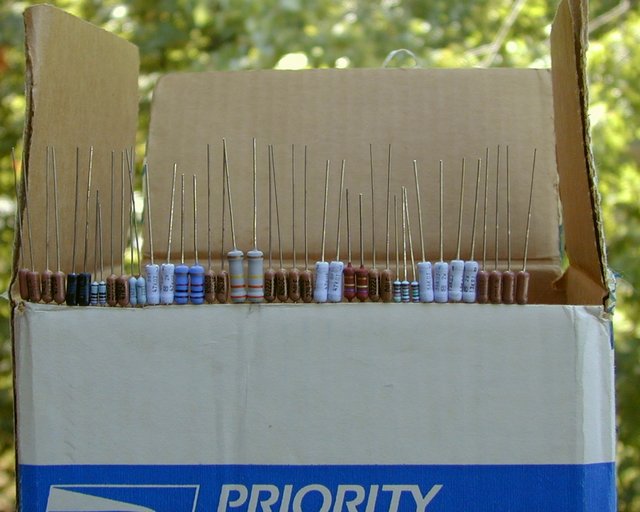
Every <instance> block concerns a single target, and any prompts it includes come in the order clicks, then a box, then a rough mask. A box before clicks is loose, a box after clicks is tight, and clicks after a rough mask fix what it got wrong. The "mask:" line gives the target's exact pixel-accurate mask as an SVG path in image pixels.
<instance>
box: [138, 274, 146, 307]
mask: <svg viewBox="0 0 640 512" xmlns="http://www.w3.org/2000/svg"><path fill="white" fill-rule="evenodd" d="M136 295H137V298H138V306H146V305H147V282H146V281H145V279H144V277H142V276H140V277H138V279H136Z"/></svg>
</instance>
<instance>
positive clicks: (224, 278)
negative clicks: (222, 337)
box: [215, 140, 229, 304]
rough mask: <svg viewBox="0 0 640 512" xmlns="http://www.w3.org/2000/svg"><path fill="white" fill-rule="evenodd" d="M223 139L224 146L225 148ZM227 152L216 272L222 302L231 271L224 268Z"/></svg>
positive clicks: (217, 298) (223, 174) (227, 290)
mask: <svg viewBox="0 0 640 512" xmlns="http://www.w3.org/2000/svg"><path fill="white" fill-rule="evenodd" d="M224 144H225V143H224V140H223V148H224ZM226 161H227V160H226V154H225V152H224V151H223V152H222V215H221V222H220V229H221V241H220V242H221V243H220V272H218V273H217V274H216V286H215V290H216V300H217V301H218V302H219V303H220V304H226V303H227V302H228V300H229V273H228V272H227V271H226V270H225V269H224V262H225V252H224V237H225V228H226V223H225V210H226V208H227V200H226V197H227V172H226Z"/></svg>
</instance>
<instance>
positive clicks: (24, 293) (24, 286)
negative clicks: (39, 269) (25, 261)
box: [18, 268, 29, 300]
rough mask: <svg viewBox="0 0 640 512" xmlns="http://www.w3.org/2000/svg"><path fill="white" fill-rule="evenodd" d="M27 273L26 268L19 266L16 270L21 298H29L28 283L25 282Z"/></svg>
mask: <svg viewBox="0 0 640 512" xmlns="http://www.w3.org/2000/svg"><path fill="white" fill-rule="evenodd" d="M28 275H29V270H28V269H26V268H21V269H20V270H18V285H19V287H20V298H21V299H22V300H29V285H28V283H27V276H28Z"/></svg>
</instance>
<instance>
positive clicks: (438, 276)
mask: <svg viewBox="0 0 640 512" xmlns="http://www.w3.org/2000/svg"><path fill="white" fill-rule="evenodd" d="M443 222H444V164H443V162H442V160H440V260H439V261H437V262H436V263H435V265H434V266H433V277H434V283H433V296H434V300H435V301H436V302H438V303H440V304H443V303H445V302H448V301H449V265H448V264H447V263H446V262H445V261H444V228H443Z"/></svg>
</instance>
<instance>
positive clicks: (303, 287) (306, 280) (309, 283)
mask: <svg viewBox="0 0 640 512" xmlns="http://www.w3.org/2000/svg"><path fill="white" fill-rule="evenodd" d="M303 210H304V270H303V271H302V272H300V296H301V298H302V301H303V302H305V303H309V302H313V274H312V273H311V271H310V270H309V247H308V245H307V146H306V145H305V146H304V205H303Z"/></svg>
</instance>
